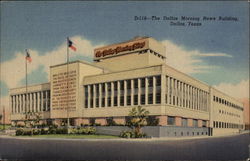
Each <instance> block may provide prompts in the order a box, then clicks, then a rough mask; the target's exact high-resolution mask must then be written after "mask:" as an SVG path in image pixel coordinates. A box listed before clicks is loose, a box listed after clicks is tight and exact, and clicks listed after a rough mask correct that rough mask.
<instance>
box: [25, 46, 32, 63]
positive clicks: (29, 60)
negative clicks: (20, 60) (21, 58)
mask: <svg viewBox="0 0 250 161" xmlns="http://www.w3.org/2000/svg"><path fill="white" fill-rule="evenodd" d="M25 58H26V60H28V62H29V63H31V62H32V58H31V56H30V53H29V52H28V50H27V49H26V57H25Z"/></svg>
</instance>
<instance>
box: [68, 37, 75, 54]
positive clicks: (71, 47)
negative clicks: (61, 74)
mask: <svg viewBox="0 0 250 161" xmlns="http://www.w3.org/2000/svg"><path fill="white" fill-rule="evenodd" d="M68 47H69V48H70V49H72V50H74V51H76V47H75V46H74V45H73V42H72V41H71V40H70V39H69V38H68Z"/></svg>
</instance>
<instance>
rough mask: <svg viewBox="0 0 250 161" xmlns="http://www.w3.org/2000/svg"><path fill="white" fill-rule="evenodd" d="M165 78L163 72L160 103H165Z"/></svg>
mask: <svg viewBox="0 0 250 161" xmlns="http://www.w3.org/2000/svg"><path fill="white" fill-rule="evenodd" d="M166 81H167V78H166V75H165V74H161V86H160V89H161V104H166V103H167V102H166V101H167V99H166V94H167V82H166Z"/></svg>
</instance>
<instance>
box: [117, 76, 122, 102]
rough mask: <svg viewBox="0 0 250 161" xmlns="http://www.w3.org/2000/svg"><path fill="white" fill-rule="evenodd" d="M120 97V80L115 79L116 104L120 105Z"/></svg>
mask: <svg viewBox="0 0 250 161" xmlns="http://www.w3.org/2000/svg"><path fill="white" fill-rule="evenodd" d="M120 97H121V82H120V81H117V106H118V107H120V106H121V104H120V101H121V99H120Z"/></svg>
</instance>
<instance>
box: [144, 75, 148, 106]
mask: <svg viewBox="0 0 250 161" xmlns="http://www.w3.org/2000/svg"><path fill="white" fill-rule="evenodd" d="M145 105H148V78H147V77H146V78H145Z"/></svg>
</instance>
